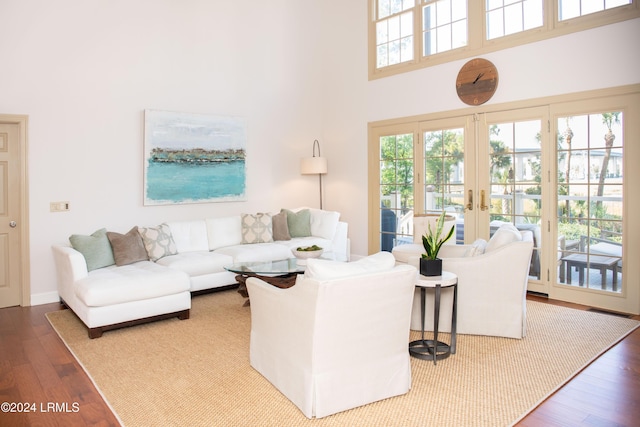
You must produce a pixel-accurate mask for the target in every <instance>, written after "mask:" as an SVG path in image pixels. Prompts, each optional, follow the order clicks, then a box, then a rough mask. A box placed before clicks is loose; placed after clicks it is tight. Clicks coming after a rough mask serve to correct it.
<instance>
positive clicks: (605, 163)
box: [557, 111, 624, 294]
mask: <svg viewBox="0 0 640 427" xmlns="http://www.w3.org/2000/svg"><path fill="white" fill-rule="evenodd" d="M622 121H623V113H622V112H615V111H614V112H605V113H596V114H585V115H580V116H568V117H560V118H558V122H557V129H558V135H557V143H558V150H557V161H558V177H557V194H558V212H557V221H558V236H559V240H560V241H561V242H562V245H561V246H560V247H559V251H558V252H559V253H558V257H559V259H560V262H559V264H558V278H559V283H560V284H564V285H567V286H572V287H579V288H585V289H597V290H599V291H604V292H611V293H618V294H619V293H621V292H622V290H623V289H622V251H623V242H622V212H623V192H622V190H623V154H624V141H623V140H624V133H623V132H622Z"/></svg>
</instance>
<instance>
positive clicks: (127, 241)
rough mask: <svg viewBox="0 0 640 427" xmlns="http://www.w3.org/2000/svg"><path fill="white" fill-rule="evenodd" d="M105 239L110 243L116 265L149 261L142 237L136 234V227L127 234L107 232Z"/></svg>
mask: <svg viewBox="0 0 640 427" xmlns="http://www.w3.org/2000/svg"><path fill="white" fill-rule="evenodd" d="M107 238H108V239H109V242H110V243H111V248H112V249H113V257H114V258H115V260H116V265H118V266H119V265H127V264H133V263H134V262H138V261H147V260H148V259H149V255H148V254H147V250H146V249H145V248H144V243H143V242H142V237H140V233H138V227H133V228H132V229H131V230H129V232H128V233H127V234H120V233H114V232H113V231H108V232H107Z"/></svg>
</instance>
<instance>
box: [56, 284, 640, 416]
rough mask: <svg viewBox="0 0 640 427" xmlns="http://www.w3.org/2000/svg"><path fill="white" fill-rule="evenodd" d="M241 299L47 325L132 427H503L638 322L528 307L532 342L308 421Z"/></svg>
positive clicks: (427, 368)
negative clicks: (112, 322)
mask: <svg viewBox="0 0 640 427" xmlns="http://www.w3.org/2000/svg"><path fill="white" fill-rule="evenodd" d="M243 302H244V299H243V298H242V297H241V296H240V295H238V294H237V293H236V292H235V291H233V290H231V291H224V292H218V293H214V294H208V295H201V296H197V297H194V298H193V299H192V310H191V318H190V319H189V320H185V321H180V320H177V319H170V320H166V321H161V322H155V323H151V324H147V325H141V326H136V327H132V328H126V329H121V330H116V331H111V332H106V333H105V334H104V335H103V336H102V338H98V339H94V340H90V339H89V338H88V336H87V330H86V329H85V327H84V326H83V325H82V323H81V322H80V321H79V320H78V319H77V318H76V317H75V315H74V314H73V313H72V312H71V311H69V310H63V311H56V312H52V313H49V314H48V315H47V316H48V319H49V321H50V322H51V324H52V325H53V327H54V328H55V330H56V331H57V332H58V334H59V335H60V336H61V337H62V339H63V340H64V342H65V343H66V345H67V346H68V347H69V349H70V350H71V352H72V353H73V354H74V355H75V357H76V358H77V359H78V360H79V361H80V363H81V364H82V365H83V367H84V369H85V370H86V371H87V373H88V374H89V376H90V377H91V378H92V380H93V381H94V383H95V384H96V386H97V387H98V389H99V390H100V392H101V393H102V394H103V396H104V398H105V400H106V401H107V402H108V403H109V405H111V407H112V408H113V410H114V412H115V413H116V414H117V416H118V417H119V418H120V420H121V422H122V424H123V425H125V426H127V427H133V426H207V427H210V426H252V427H255V426H277V427H283V426H296V427H297V426H307V425H308V426H340V427H344V426H385V427H390V426H436V425H437V426H456V427H457V426H507V425H511V424H513V423H515V422H517V421H518V420H519V419H521V418H522V417H523V416H525V415H526V414H527V413H528V412H529V411H531V410H532V409H533V408H535V407H536V406H537V404H538V403H540V402H541V401H542V400H544V399H545V398H546V397H547V396H548V395H550V394H551V393H552V392H553V391H554V390H556V389H557V388H558V387H560V386H561V385H563V384H564V383H565V382H566V381H568V380H569V379H570V378H571V377H572V376H573V375H574V374H575V373H577V372H578V371H579V370H581V369H582V368H583V367H584V366H585V365H586V364H588V363H589V362H590V361H592V360H593V359H594V358H595V357H597V356H598V355H599V354H601V353H602V352H603V351H605V350H607V349H608V348H610V347H611V346H612V345H613V344H615V343H616V342H618V341H619V340H620V339H621V338H623V337H624V336H625V335H627V334H628V333H630V332H631V331H632V330H633V329H635V328H636V327H637V326H638V324H639V322H637V321H634V320H629V319H624V318H619V317H615V316H609V315H606V314H598V313H591V312H585V311H578V310H573V309H569V308H564V307H558V306H553V305H549V304H544V303H538V302H532V301H529V302H527V310H528V311H527V314H528V316H527V318H528V332H527V337H526V338H525V339H523V340H514V339H507V338H492V337H478V336H469V335H459V336H458V348H457V354H455V355H453V356H451V357H450V358H448V359H445V360H442V361H439V362H438V364H437V365H436V366H434V365H433V362H429V361H423V360H418V359H413V358H412V360H411V365H412V381H413V385H412V389H411V391H410V392H409V393H407V394H405V395H403V396H400V397H395V398H391V399H386V400H383V401H380V402H376V403H373V404H369V405H366V406H363V407H360V408H355V409H352V410H349V411H345V412H342V413H339V414H335V415H333V416H329V417H326V418H321V419H314V420H309V419H307V418H306V417H305V416H304V415H302V413H301V412H300V411H299V410H298V409H297V407H296V406H294V405H293V404H292V403H291V402H290V401H289V400H288V399H287V398H286V397H284V396H283V395H282V394H280V392H279V391H278V390H277V389H276V388H275V387H273V386H272V385H271V383H269V382H268V381H267V380H265V379H264V378H263V377H262V376H261V375H260V374H259V373H258V372H256V371H255V370H253V368H251V367H250V365H249V332H250V323H251V319H250V307H243V306H242V304H243ZM417 338H419V337H418V333H417V332H412V336H411V339H417ZM448 338H449V337H448V336H447V334H444V339H445V340H446V341H448Z"/></svg>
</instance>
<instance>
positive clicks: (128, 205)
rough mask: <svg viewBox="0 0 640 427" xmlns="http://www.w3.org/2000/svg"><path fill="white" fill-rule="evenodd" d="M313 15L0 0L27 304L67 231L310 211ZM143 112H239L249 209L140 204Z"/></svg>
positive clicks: (0, 79) (244, 7)
mask: <svg viewBox="0 0 640 427" xmlns="http://www.w3.org/2000/svg"><path fill="white" fill-rule="evenodd" d="M317 7H318V4H317V2H315V1H313V0H272V1H269V2H263V1H258V0H251V1H228V0H208V1H204V0H181V1H168V2H158V1H155V0H137V1H126V0H116V1H113V0H95V1H91V2H87V1H84V0H58V1H55V2H51V1H47V0H27V1H25V0H2V2H1V3H0V16H2V17H3V19H2V21H3V23H2V25H0V57H1V60H2V64H3V66H2V67H0V94H1V95H0V112H1V113H5V114H25V115H28V116H29V129H28V130H29V135H28V144H29V146H28V168H29V177H28V180H29V184H28V185H29V208H30V212H29V223H30V224H29V226H30V235H31V238H30V242H29V244H30V251H31V260H30V261H31V293H32V302H33V303H34V304H37V303H40V302H46V301H50V300H56V296H55V290H56V281H55V269H54V265H53V256H52V252H51V245H52V244H54V243H60V242H66V241H67V238H68V236H69V235H70V234H73V233H80V234H90V233H92V232H93V231H95V230H96V229H99V228H101V227H106V228H107V229H109V230H112V231H118V232H126V231H128V230H129V229H130V228H131V227H132V226H134V225H140V226H144V225H157V224H159V223H160V222H163V221H167V220H172V219H190V218H204V217H207V216H222V215H226V214H233V213H240V212H256V211H276V210H279V209H280V208H281V207H294V206H299V205H309V206H317V204H318V201H317V196H316V194H317V179H314V177H307V176H301V175H300V173H299V159H300V158H301V157H302V156H304V155H309V154H310V152H311V146H312V143H313V140H314V139H315V138H319V139H322V133H321V132H322V119H321V113H322V110H321V109H322V102H321V91H322V87H321V85H320V84H319V78H320V64H321V61H320V58H319V57H318V55H317V51H318V50H319V49H317V48H315V47H314V45H315V44H317V43H319V40H320V39H319V35H318V34H316V33H314V32H311V31H307V27H308V26H309V25H310V24H311V27H318V25H319V23H318V22H316V21H317V19H318V18H317V17H318V16H319V15H320V14H319V13H317V11H316V10H315V9H316V8H317ZM303 13H304V16H305V17H306V22H305V21H304V20H302V19H301V18H300V17H301V14H303ZM309 46H311V47H312V48H311V49H309ZM7 65H8V66H7ZM319 100H320V102H319ZM145 109H158V110H168V111H180V112H193V113H201V114H212V115H231V116H241V117H244V118H245V119H246V121H247V124H248V141H247V156H248V158H247V172H248V176H247V198H248V201H247V202H237V203H208V204H192V205H179V206H161V207H144V206H143V205H142V200H143V193H142V191H143V187H142V182H143V111H144V110H145ZM52 201H69V202H70V206H71V210H70V211H69V212H66V213H51V212H49V203H50V202H52Z"/></svg>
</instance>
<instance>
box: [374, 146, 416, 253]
mask: <svg viewBox="0 0 640 427" xmlns="http://www.w3.org/2000/svg"><path fill="white" fill-rule="evenodd" d="M413 135H414V134H413V133H403V134H397V135H388V136H382V137H380V140H379V146H380V157H379V159H380V250H382V251H388V252H391V250H392V249H393V247H394V246H397V245H400V244H406V243H413V207H414V196H413V192H414V185H413V184H414V172H413V171H414V165H413V162H414V159H413V143H414V141H413V140H414V136H413Z"/></svg>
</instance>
